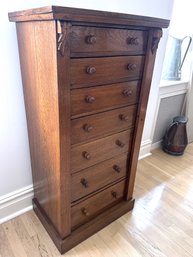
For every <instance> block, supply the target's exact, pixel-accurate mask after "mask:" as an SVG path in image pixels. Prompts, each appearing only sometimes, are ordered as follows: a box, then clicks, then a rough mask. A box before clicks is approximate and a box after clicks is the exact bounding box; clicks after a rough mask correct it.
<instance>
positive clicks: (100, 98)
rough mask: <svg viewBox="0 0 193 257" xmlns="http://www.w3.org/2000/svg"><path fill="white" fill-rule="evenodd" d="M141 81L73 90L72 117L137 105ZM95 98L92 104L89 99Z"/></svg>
mask: <svg viewBox="0 0 193 257" xmlns="http://www.w3.org/2000/svg"><path fill="white" fill-rule="evenodd" d="M140 84H141V81H140V80H137V81H129V82H123V83H116V84H110V85H105V86H100V87H89V88H81V89H73V90H71V114H72V117H77V116H78V117H80V116H84V115H86V114H93V113H96V112H102V111H105V110H109V109H114V108H118V107H122V106H127V105H131V104H136V103H137V101H138V95H139V91H140ZM89 96H91V97H94V101H93V102H92V103H88V102H87V101H86V99H87V97H89Z"/></svg>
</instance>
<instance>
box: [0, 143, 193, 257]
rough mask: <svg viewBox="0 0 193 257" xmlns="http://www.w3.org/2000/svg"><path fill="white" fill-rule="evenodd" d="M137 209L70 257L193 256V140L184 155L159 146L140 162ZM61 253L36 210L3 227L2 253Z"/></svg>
mask: <svg viewBox="0 0 193 257" xmlns="http://www.w3.org/2000/svg"><path fill="white" fill-rule="evenodd" d="M137 169H138V170H137V176H136V184H135V190H134V196H135V198H136V203H135V207H134V209H133V211H132V212H130V213H127V214H126V215H124V216H123V217H121V218H119V219H118V220H116V221H115V222H113V223H112V224H110V225H109V226H107V227H106V228H104V229H103V230H101V231H100V232H98V233H96V234H95V235H93V236H92V237H90V238H89V239H87V240H85V241H84V242H82V243H81V244H79V245H77V246H76V247H74V248H73V249H72V250H70V251H69V252H67V253H66V254H65V255H64V256H65V257H153V256H156V257H191V256H193V144H190V145H188V147H187V149H186V151H185V154H184V155H183V156H179V157H176V156H171V155H168V154H166V153H164V152H163V151H162V150H160V149H156V150H154V151H153V154H152V156H150V157H147V158H145V159H143V160H140V161H139V163H138V168H137ZM20 256H21V257H32V256H33V257H39V256H41V257H59V256H60V253H59V252H58V250H57V249H56V247H55V246H54V244H53V242H52V240H51V239H50V237H49V236H48V234H47V233H46V231H45V229H44V227H43V226H42V225H41V223H40V221H39V220H38V218H37V217H36V215H35V214H34V212H33V211H30V212H28V213H25V214H23V215H21V216H19V217H17V218H15V219H13V220H11V221H9V222H7V223H4V224H2V225H0V257H20Z"/></svg>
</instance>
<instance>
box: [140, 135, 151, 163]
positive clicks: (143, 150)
mask: <svg viewBox="0 0 193 257" xmlns="http://www.w3.org/2000/svg"><path fill="white" fill-rule="evenodd" d="M151 144H152V141H151V140H150V139H148V140H145V141H142V142H141V147H140V152H139V158H138V159H139V160H141V159H143V158H145V157H148V156H150V155H151V152H150V150H151Z"/></svg>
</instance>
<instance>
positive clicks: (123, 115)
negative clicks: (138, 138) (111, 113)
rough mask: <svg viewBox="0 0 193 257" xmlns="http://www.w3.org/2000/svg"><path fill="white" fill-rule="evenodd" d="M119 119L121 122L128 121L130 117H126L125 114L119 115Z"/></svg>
mask: <svg viewBox="0 0 193 257" xmlns="http://www.w3.org/2000/svg"><path fill="white" fill-rule="evenodd" d="M119 118H120V119H121V120H123V121H128V119H129V116H128V115H125V114H120V115H119Z"/></svg>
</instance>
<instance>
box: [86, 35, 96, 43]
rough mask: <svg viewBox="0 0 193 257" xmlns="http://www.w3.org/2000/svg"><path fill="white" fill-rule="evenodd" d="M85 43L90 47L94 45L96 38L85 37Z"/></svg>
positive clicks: (91, 36)
mask: <svg viewBox="0 0 193 257" xmlns="http://www.w3.org/2000/svg"><path fill="white" fill-rule="evenodd" d="M86 43H87V44H90V45H94V44H95V43H96V37H95V36H94V35H89V36H87V37H86Z"/></svg>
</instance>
